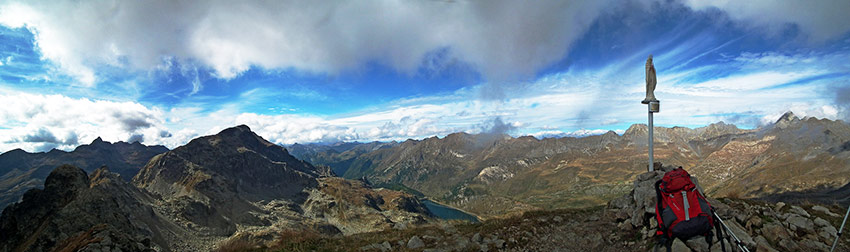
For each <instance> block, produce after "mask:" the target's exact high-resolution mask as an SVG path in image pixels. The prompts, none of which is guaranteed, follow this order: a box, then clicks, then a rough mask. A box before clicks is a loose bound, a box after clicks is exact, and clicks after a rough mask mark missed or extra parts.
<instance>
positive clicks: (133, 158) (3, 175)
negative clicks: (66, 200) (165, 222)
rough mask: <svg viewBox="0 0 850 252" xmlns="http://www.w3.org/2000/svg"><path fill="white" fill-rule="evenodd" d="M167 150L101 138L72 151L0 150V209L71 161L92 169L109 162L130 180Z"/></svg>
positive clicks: (163, 147)
mask: <svg viewBox="0 0 850 252" xmlns="http://www.w3.org/2000/svg"><path fill="white" fill-rule="evenodd" d="M166 151H168V148H165V146H161V145H156V146H145V145H142V144H140V143H138V142H134V143H126V142H117V143H110V142H105V141H103V140H101V139H100V138H97V139H95V140H94V141H93V142H91V144H88V145H80V146H79V147H77V148H76V149H74V150H73V151H71V152H65V151H61V150H56V149H53V150H51V151H49V152H43V153H29V152H26V151H23V150H21V149H15V150H11V151H8V152H6V153H3V154H0V209H3V208H5V207H6V206H7V205H9V204H11V203H14V202H16V201H18V200H20V199H21V197H22V196H23V194H24V192H26V191H27V190H30V189H33V188H37V187H40V186H41V185H42V184H43V183H44V179H45V178H47V175H48V174H50V171H52V170H53V169H55V168H56V167H57V166H60V165H63V164H70V165H73V166H76V167H80V168H82V169H83V170H85V171H86V172H89V173H91V172H94V171H95V170H96V169H98V168H100V167H101V166H108V167H109V169H110V170H112V171H114V172H117V173H118V174H120V175H121V177H122V178H123V179H125V180H128V181H129V180H130V179H132V178H133V176H135V175H136V173H137V172H138V171H139V169H140V168H142V167H143V166H144V165H145V164H146V163H147V162H148V160H150V159H151V158H152V157H153V156H156V155H157V154H160V153H163V152H166Z"/></svg>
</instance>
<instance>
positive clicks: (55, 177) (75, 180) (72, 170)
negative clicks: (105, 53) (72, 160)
mask: <svg viewBox="0 0 850 252" xmlns="http://www.w3.org/2000/svg"><path fill="white" fill-rule="evenodd" d="M88 185H89V177H88V175H86V172H85V171H83V169H80V168H77V167H74V166H70V165H62V166H59V168H56V169H54V170H53V171H52V172H50V175H48V176H47V179H46V180H45V181H44V190H45V191H47V192H56V193H60V194H63V195H66V194H68V193H72V192H76V191H78V190H80V189H83V188H87V187H88Z"/></svg>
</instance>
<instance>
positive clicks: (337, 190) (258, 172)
mask: <svg viewBox="0 0 850 252" xmlns="http://www.w3.org/2000/svg"><path fill="white" fill-rule="evenodd" d="M106 169H107V168H102V169H98V170H96V171H95V172H94V173H92V174H91V175H90V176H87V175H86V172H85V171H83V170H81V169H79V168H74V167H72V166H61V167H59V168H57V169H55V170H54V171H53V172H52V173H51V174H50V176H49V177H48V179H47V180H46V182H45V189H44V190H41V189H32V190H30V191H28V192H27V193H26V195H25V196H24V200H23V201H22V202H20V203H16V204H13V205H11V206H9V207H8V208H7V209H6V210H5V211H4V212H3V215H2V218H0V237H3V238H0V250H3V251H6V250H18V249H21V250H41V251H48V250H61V249H67V250H69V251H77V250H82V251H99V250H106V249H112V250H115V249H118V250H122V251H143V250H147V249H154V250H158V251H209V250H212V249H215V248H217V247H219V246H221V245H222V244H230V243H233V242H234V241H237V242H238V241H250V242H251V243H252V244H256V245H257V246H268V245H269V244H272V243H274V242H276V240H277V239H278V238H279V237H280V233H281V232H291V231H293V230H294V231H295V232H316V233H321V234H323V235H329V236H333V235H338V234H354V233H361V232H367V231H375V230H383V229H387V228H391V227H406V226H416V225H419V224H424V223H428V222H431V221H433V220H434V219H433V217H431V214H430V212H428V210H427V209H426V208H425V207H424V206H423V205H422V203H421V202H419V201H418V200H417V199H416V197H414V196H412V195H409V194H406V193H402V192H398V191H392V190H384V189H372V188H371V187H370V186H369V185H368V184H366V183H364V182H361V181H352V180H345V179H342V178H338V177H333V176H332V173H331V172H330V171H329V168H327V167H314V166H313V165H311V164H309V163H306V162H303V161H300V160H298V159H296V158H294V157H292V156H291V155H289V154H288V152H287V151H286V149H284V148H283V147H280V146H278V145H275V144H272V143H270V142H268V141H266V140H265V139H262V138H261V137H259V136H257V135H256V134H254V132H252V131H251V130H250V129H249V128H248V127H247V126H244V125H243V126H237V127H233V128H229V129H225V130H223V131H222V132H220V133H219V134H216V135H212V136H205V137H201V138H198V139H194V140H192V141H191V142H189V143H188V144H186V145H184V146H181V147H178V148H176V149H174V150H171V151H168V152H165V153H162V154H160V155H157V156H156V157H154V158H152V159H151V160H150V161H149V162H148V163H147V165H145V166H144V168H142V169H141V170H140V171H139V173H138V174H137V175H136V176H135V177H134V178H133V180H132V184H131V183H128V182H127V181H124V180H123V179H121V178H120V177H119V176H118V175H117V174H114V173H111V172H108V171H107V170H106ZM7 237H8V238H7Z"/></svg>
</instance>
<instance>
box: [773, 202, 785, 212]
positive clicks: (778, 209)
mask: <svg viewBox="0 0 850 252" xmlns="http://www.w3.org/2000/svg"><path fill="white" fill-rule="evenodd" d="M782 207H785V202H781V201H780V202H776V206H774V207H773V211H775V212H777V213H778V212H781V211H782Z"/></svg>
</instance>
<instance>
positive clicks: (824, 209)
mask: <svg viewBox="0 0 850 252" xmlns="http://www.w3.org/2000/svg"><path fill="white" fill-rule="evenodd" d="M812 210H814V211H818V212H821V213H824V214H826V215H829V216H832V217H841V215H839V214H836V213H833V212H832V211H829V208H826V207H822V206H813V207H812Z"/></svg>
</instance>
